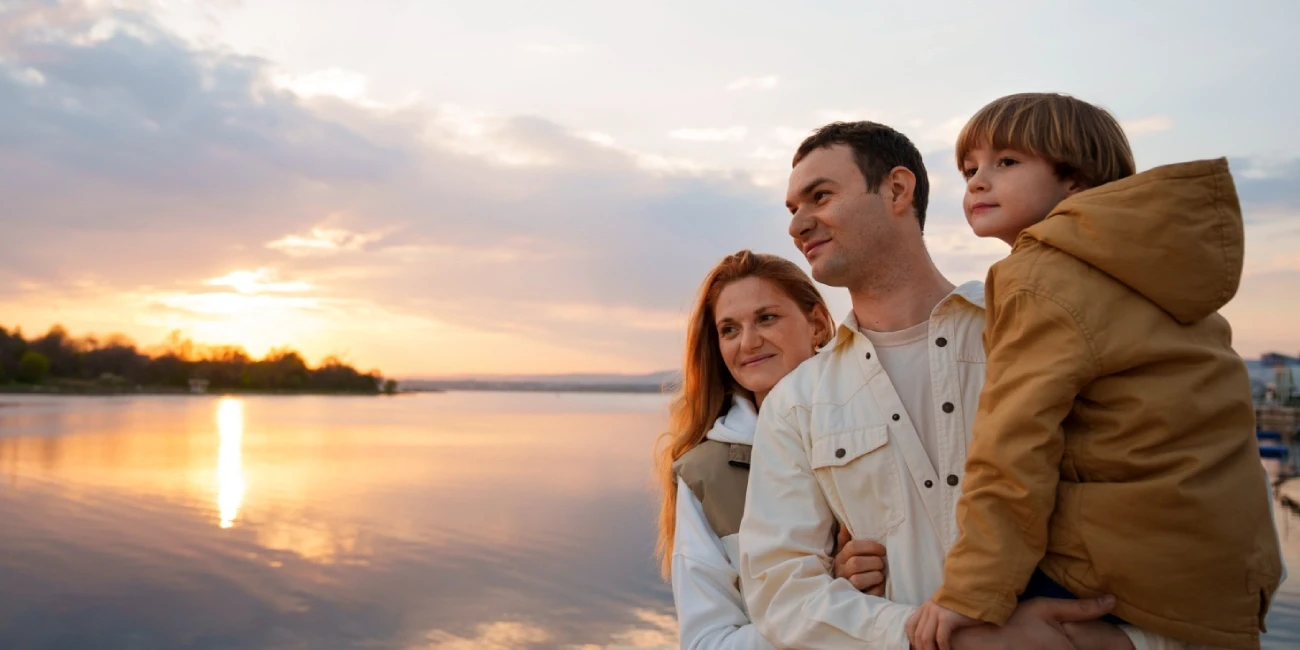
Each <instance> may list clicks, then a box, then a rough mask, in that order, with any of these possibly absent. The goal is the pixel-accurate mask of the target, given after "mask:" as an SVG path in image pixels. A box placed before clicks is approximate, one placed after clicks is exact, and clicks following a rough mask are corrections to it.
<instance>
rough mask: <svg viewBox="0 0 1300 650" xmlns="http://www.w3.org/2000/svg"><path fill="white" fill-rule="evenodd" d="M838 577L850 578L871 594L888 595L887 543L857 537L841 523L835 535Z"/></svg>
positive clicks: (866, 592)
mask: <svg viewBox="0 0 1300 650" xmlns="http://www.w3.org/2000/svg"><path fill="white" fill-rule="evenodd" d="M835 548H836V549H837V550H836V551H835V561H834V564H833V567H832V568H833V570H834V577H836V578H844V579H846V580H848V581H849V582H850V583H851V584H852V585H853V587H854V588H855V589H857V590H858V591H861V592H863V593H865V594H867V595H870V596H881V597H884V595H885V567H886V564H885V547H884V546H881V545H880V544H878V543H876V542H874V541H872V540H869V539H853V538H852V536H850V535H849V530H848V529H847V528H845V527H844V526H840V533H839V535H838V536H836V538H835Z"/></svg>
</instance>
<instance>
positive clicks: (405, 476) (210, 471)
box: [0, 393, 1300, 650]
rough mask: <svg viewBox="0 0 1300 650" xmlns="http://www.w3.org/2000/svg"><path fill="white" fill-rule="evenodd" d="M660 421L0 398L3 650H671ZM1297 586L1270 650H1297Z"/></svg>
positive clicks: (650, 402)
mask: <svg viewBox="0 0 1300 650" xmlns="http://www.w3.org/2000/svg"><path fill="white" fill-rule="evenodd" d="M665 407H666V402H665V399H664V398H663V397H660V396H657V395H577V394H568V395H559V396H557V395H552V394H505V393H445V394H426V395H413V396H401V397H397V398H324V397H245V398H239V399H228V398H217V397H204V396H196V397H141V398H111V399H106V398H42V397H26V396H22V397H19V396H0V648H4V649H6V650H7V649H9V648H51V649H54V648H58V649H64V648H77V649H81V648H96V649H104V650H115V649H118V648H123V649H125V648H131V649H154V648H167V649H171V648H192V649H200V648H201V649H205V650H206V649H217V648H277V649H279V648H285V649H288V648H295V649H296V648H310V649H313V650H315V649H327V648H375V649H380V648H382V649H390V648H392V649H400V650H413V649H419V650H471V649H483V650H515V649H520V650H533V649H542V648H565V649H572V650H612V649H614V648H673V647H676V631H675V627H676V626H675V621H674V619H673V610H672V595H671V592H670V590H669V589H668V588H667V586H666V585H664V584H663V583H662V582H661V581H660V579H659V577H658V575H657V572H656V569H655V566H654V563H653V561H652V559H651V554H652V550H653V548H652V547H653V536H654V530H653V521H654V517H655V504H654V500H653V497H652V495H651V491H650V476H649V462H650V452H649V449H650V447H651V444H652V442H653V440H654V437H655V435H656V434H657V432H658V430H659V429H660V427H661V426H662V424H663V422H664V413H665ZM1288 487H1289V486H1288ZM1297 487H1298V488H1300V486H1297ZM1295 498H1296V499H1297V500H1300V489H1297V490H1296V497H1295ZM1278 512H1279V514H1278V516H1279V527H1280V528H1281V529H1282V534H1283V537H1284V543H1285V545H1286V550H1287V559H1288V566H1289V567H1290V568H1289V570H1290V571H1291V572H1292V574H1293V575H1294V574H1295V573H1296V572H1297V570H1300V517H1298V516H1296V515H1295V514H1290V513H1289V511H1286V510H1283V509H1281V508H1279V511H1278ZM1297 584H1300V581H1297V583H1292V584H1288V585H1286V586H1284V587H1283V589H1284V593H1283V594H1282V595H1280V597H1279V601H1280V602H1279V603H1278V604H1276V605H1275V607H1274V610H1273V612H1272V613H1271V615H1270V621H1269V622H1270V634H1269V635H1268V637H1267V639H1268V641H1267V643H1266V646H1267V647H1276V648H1283V647H1300V587H1297V586H1296V585H1297Z"/></svg>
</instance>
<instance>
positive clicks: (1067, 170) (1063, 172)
mask: <svg viewBox="0 0 1300 650" xmlns="http://www.w3.org/2000/svg"><path fill="white" fill-rule="evenodd" d="M1056 176H1057V178H1060V179H1061V182H1062V183H1065V197H1066V198H1070V197H1071V196H1074V195H1075V194H1078V193H1079V192H1082V191H1084V190H1086V189H1088V186H1087V184H1085V183H1084V182H1083V181H1082V180H1080V179H1079V172H1078V171H1076V170H1075V169H1074V168H1073V167H1071V166H1070V165H1068V164H1066V163H1061V164H1059V165H1057V166H1056Z"/></svg>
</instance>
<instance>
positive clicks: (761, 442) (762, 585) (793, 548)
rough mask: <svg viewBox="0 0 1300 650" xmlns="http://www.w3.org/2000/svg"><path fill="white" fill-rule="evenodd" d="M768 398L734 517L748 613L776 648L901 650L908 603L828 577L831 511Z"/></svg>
mask: <svg viewBox="0 0 1300 650" xmlns="http://www.w3.org/2000/svg"><path fill="white" fill-rule="evenodd" d="M780 388H781V387H780V386H779V385H778V387H777V390H778V391H779V390H780ZM774 397H777V395H775V394H774V395H769V396H768V402H767V403H765V404H764V405H763V409H762V410H761V411H760V413H759V417H758V429H757V432H756V433H755V436H754V447H753V452H752V457H751V463H750V470H749V488H748V492H747V495H746V497H745V516H744V519H743V520H742V521H741V524H740V579H741V585H742V591H743V592H744V594H745V600H746V602H747V603H748V605H749V613H750V617H751V618H752V619H753V621H754V624H755V625H756V626H757V627H758V629H759V631H760V632H762V634H763V636H765V637H767V638H768V640H770V641H771V642H772V644H773V645H775V646H777V647H781V648H792V649H801V648H846V647H852V648H879V649H881V650H886V649H887V650H907V648H908V643H907V637H906V636H905V635H904V634H903V624H904V622H906V620H907V617H908V616H909V615H910V614H911V613H912V611H913V609H914V608H913V607H910V606H907V605H899V604H895V603H892V602H890V601H888V600H885V599H884V598H879V597H876V596H868V595H866V594H863V593H861V592H859V591H858V590H857V589H855V588H854V587H853V585H852V584H850V583H849V581H847V580H844V579H834V578H832V576H831V573H830V571H831V558H830V557H829V556H828V553H829V552H830V550H831V548H832V541H833V540H832V537H831V535H832V528H833V526H834V522H835V516H834V514H833V513H832V512H831V510H830V507H829V506H828V505H827V503H826V499H825V497H824V496H823V495H822V491H821V486H820V485H818V483H817V479H816V478H815V477H814V476H813V473H812V469H811V466H810V464H809V461H808V452H807V451H806V449H805V448H804V445H803V441H802V437H801V436H800V434H799V430H798V428H797V427H796V426H795V425H794V424H792V423H791V422H790V421H789V420H787V415H788V414H787V413H786V412H785V411H786V410H787V409H783V408H781V404H779V403H773V402H779V399H773V398H774ZM866 498H869V497H866Z"/></svg>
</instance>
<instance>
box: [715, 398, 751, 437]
mask: <svg viewBox="0 0 1300 650" xmlns="http://www.w3.org/2000/svg"><path fill="white" fill-rule="evenodd" d="M757 428H758V411H757V410H756V409H755V408H754V405H753V404H752V403H750V401H749V400H747V399H745V398H744V397H741V396H739V395H732V397H731V408H730V409H729V410H728V411H727V413H726V414H725V415H723V416H722V417H720V418H718V419H717V421H715V422H714V423H713V428H712V429H709V432H708V433H707V434H705V436H704V437H706V438H708V439H709V440H717V441H718V442H726V443H730V444H741V445H752V444H754V430H755V429H757Z"/></svg>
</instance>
